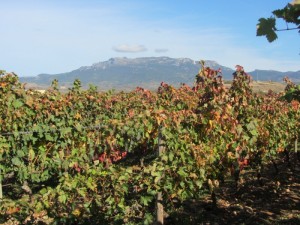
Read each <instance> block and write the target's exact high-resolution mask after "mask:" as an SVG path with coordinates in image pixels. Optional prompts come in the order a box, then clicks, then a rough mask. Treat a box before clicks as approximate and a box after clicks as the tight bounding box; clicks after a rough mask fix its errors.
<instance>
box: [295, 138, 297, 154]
mask: <svg viewBox="0 0 300 225" xmlns="http://www.w3.org/2000/svg"><path fill="white" fill-rule="evenodd" d="M295 152H296V153H297V152H298V138H296V139H295Z"/></svg>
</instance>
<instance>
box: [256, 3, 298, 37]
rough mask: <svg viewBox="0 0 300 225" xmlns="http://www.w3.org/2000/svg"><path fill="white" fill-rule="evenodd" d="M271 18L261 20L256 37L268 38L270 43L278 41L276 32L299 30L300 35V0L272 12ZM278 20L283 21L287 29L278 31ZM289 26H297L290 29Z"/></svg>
mask: <svg viewBox="0 0 300 225" xmlns="http://www.w3.org/2000/svg"><path fill="white" fill-rule="evenodd" d="M272 14H273V15H272V16H271V17H270V18H260V19H259V20H258V21H259V22H258V24H257V30H256V35H257V36H266V38H267V40H268V41H269V42H273V41H275V40H276V39H277V34H276V32H278V31H286V30H299V33H300V0H294V1H292V2H291V3H289V4H287V5H286V6H285V7H284V8H283V9H277V10H274V11H273V12H272ZM276 19H283V20H284V21H285V22H286V24H287V27H286V28H285V29H277V27H276ZM288 24H293V25H296V26H295V27H292V28H289V27H288Z"/></svg>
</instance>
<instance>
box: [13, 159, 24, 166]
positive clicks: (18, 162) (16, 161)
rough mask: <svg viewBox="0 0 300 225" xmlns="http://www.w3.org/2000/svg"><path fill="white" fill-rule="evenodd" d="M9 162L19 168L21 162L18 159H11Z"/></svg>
mask: <svg viewBox="0 0 300 225" xmlns="http://www.w3.org/2000/svg"><path fill="white" fill-rule="evenodd" d="M11 162H12V164H14V165H15V166H20V165H21V164H22V162H21V160H20V159H19V158H17V157H14V158H12V160H11Z"/></svg>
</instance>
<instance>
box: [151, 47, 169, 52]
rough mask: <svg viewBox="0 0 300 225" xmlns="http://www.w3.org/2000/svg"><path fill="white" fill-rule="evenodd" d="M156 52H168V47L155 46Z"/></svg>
mask: <svg viewBox="0 0 300 225" xmlns="http://www.w3.org/2000/svg"><path fill="white" fill-rule="evenodd" d="M154 51H155V52H156V53H164V52H168V51H169V49H166V48H157V49H155V50H154Z"/></svg>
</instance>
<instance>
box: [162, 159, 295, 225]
mask: <svg viewBox="0 0 300 225" xmlns="http://www.w3.org/2000/svg"><path fill="white" fill-rule="evenodd" d="M276 163H277V166H278V169H279V173H278V174H276V171H275V168H274V167H273V164H270V165H266V166H265V167H264V169H263V171H262V177H261V182H258V180H257V176H256V172H255V171H251V170H247V169H246V170H245V171H244V173H243V174H242V175H241V178H242V183H241V184H240V185H239V187H238V188H236V186H235V182H234V181H233V180H227V181H225V183H224V184H221V185H220V188H219V189H218V190H217V191H216V196H217V206H216V207H213V206H212V200H211V197H210V196H209V195H207V196H206V197H205V198H203V199H202V200H190V201H187V202H184V203H183V204H181V205H180V206H179V207H178V208H177V209H176V210H174V212H173V213H171V214H170V215H169V217H168V218H166V222H165V224H168V225H171V224H185V225H188V224H191V225H192V224H203V225H219V224H245V225H247V224H249V225H250V224H251V225H252V224H272V225H277V224H278V225H279V224H280V225H283V224H290V225H296V224H297V225H299V224H300V162H299V160H297V157H296V156H294V157H292V158H291V159H290V165H289V164H288V163H287V162H286V159H285V158H284V157H283V158H282V159H281V160H278V161H277V162H276Z"/></svg>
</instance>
